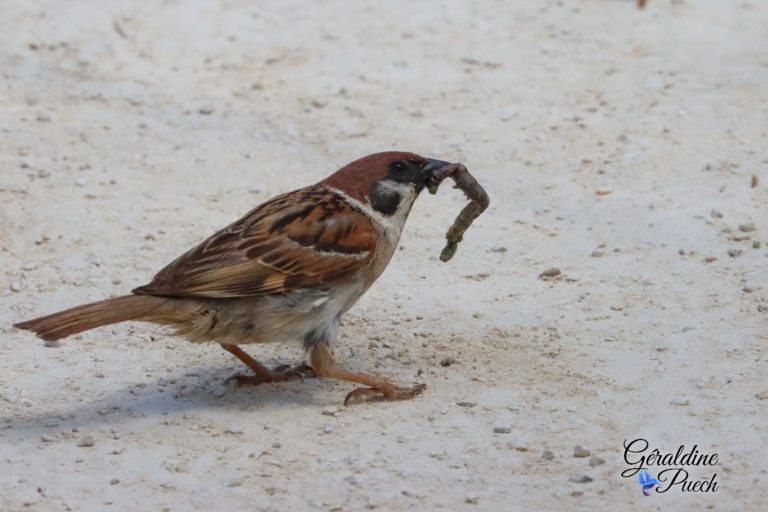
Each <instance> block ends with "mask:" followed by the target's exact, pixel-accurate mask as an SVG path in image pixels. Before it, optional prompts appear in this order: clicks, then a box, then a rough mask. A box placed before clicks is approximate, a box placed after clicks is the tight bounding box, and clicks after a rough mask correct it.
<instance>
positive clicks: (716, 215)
mask: <svg viewBox="0 0 768 512" xmlns="http://www.w3.org/2000/svg"><path fill="white" fill-rule="evenodd" d="M709 216H710V217H712V218H713V219H722V218H723V214H722V213H720V212H719V211H717V210H712V211H711V212H709Z"/></svg>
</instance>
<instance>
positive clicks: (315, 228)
mask: <svg viewBox="0 0 768 512" xmlns="http://www.w3.org/2000/svg"><path fill="white" fill-rule="evenodd" d="M375 247H376V233H375V228H374V226H373V224H372V223H371V221H370V220H369V219H368V217H367V216H366V215H365V214H363V213H361V212H360V211H359V210H357V209H356V208H355V207H353V206H352V205H350V204H349V203H348V202H347V201H346V200H344V198H343V197H342V196H341V195H339V194H337V193H335V192H332V191H330V190H324V189H319V190H318V189H316V188H306V189H300V190H297V191H294V192H290V193H288V194H284V195H282V196H278V197H276V198H274V199H272V200H271V201H268V202H266V203H264V204H262V205H261V206H259V207H257V208H256V209H254V210H252V211H251V212H250V213H248V214H247V215H246V216H245V217H243V218H242V219H240V220H239V221H237V222H235V223H234V224H231V225H230V226H228V227H226V228H224V229H222V230H221V231H219V232H217V233H216V234H214V235H213V236H211V237H210V238H208V239H207V240H205V241H203V242H202V243H201V244H199V245H198V246H197V247H195V248H193V249H192V250H190V251H189V252H187V253H186V254H184V255H182V256H181V257H180V258H178V259H176V260H175V261H174V262H173V263H171V264H170V265H168V266H167V267H165V268H164V269H163V270H161V271H160V272H159V273H158V274H157V275H156V276H155V278H154V279H153V280H152V282H151V283H149V284H148V285H146V286H142V287H140V288H137V289H136V290H134V293H139V294H147V295H165V296H179V297H221V298H226V297H250V296H257V295H264V294H273V293H282V292H285V291H288V290H292V289H294V288H297V287H311V286H320V285H323V284H326V283H333V282H335V281H338V280H342V279H345V278H347V277H349V276H351V275H353V274H354V273H356V272H358V271H359V270H361V269H362V268H363V267H364V266H365V265H367V264H368V262H369V261H370V259H371V258H372V257H373V254H374V249H375Z"/></svg>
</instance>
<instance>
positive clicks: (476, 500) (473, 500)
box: [464, 494, 480, 505]
mask: <svg viewBox="0 0 768 512" xmlns="http://www.w3.org/2000/svg"><path fill="white" fill-rule="evenodd" d="M464 503H468V504H469V505H477V504H478V503H480V496H477V495H476V494H470V495H469V496H467V497H466V498H465V499H464Z"/></svg>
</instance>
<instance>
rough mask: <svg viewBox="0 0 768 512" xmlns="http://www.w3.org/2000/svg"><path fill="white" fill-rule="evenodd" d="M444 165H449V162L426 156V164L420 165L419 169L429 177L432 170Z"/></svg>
mask: <svg viewBox="0 0 768 512" xmlns="http://www.w3.org/2000/svg"><path fill="white" fill-rule="evenodd" d="M446 165H451V163H450V162H445V161H443V160H435V159H434V158H427V165H425V166H424V167H422V168H421V171H422V172H423V173H424V176H425V177H427V178H431V177H432V173H433V172H434V171H436V170H438V169H441V168H443V167H445V166H446Z"/></svg>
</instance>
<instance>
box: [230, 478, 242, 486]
mask: <svg viewBox="0 0 768 512" xmlns="http://www.w3.org/2000/svg"><path fill="white" fill-rule="evenodd" d="M226 485H227V487H240V486H242V485H243V479H242V478H232V479H231V480H228V481H227V483H226Z"/></svg>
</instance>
